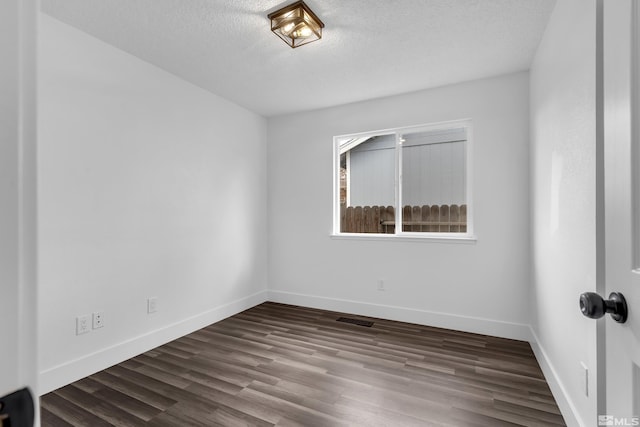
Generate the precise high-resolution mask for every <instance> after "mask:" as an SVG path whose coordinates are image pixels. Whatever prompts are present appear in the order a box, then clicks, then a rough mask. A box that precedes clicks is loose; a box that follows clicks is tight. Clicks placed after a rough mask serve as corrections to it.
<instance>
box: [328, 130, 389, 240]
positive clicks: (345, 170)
mask: <svg viewBox="0 0 640 427" xmlns="http://www.w3.org/2000/svg"><path fill="white" fill-rule="evenodd" d="M395 145H396V136H395V134H391V135H377V136H370V137H361V138H347V139H344V140H342V141H339V147H340V219H341V221H340V232H342V233H393V232H394V231H395V221H394V209H393V205H394V204H395V173H396V172H395V157H396V155H395Z"/></svg>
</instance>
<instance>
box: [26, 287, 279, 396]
mask: <svg viewBox="0 0 640 427" xmlns="http://www.w3.org/2000/svg"><path fill="white" fill-rule="evenodd" d="M266 300H267V291H266V290H264V291H260V292H257V293H255V294H253V295H249V296H247V297H245V298H240V299H238V300H235V301H232V302H230V303H227V304H223V305H221V306H218V307H215V308H213V309H211V310H207V311H205V312H203V313H200V314H197V315H195V316H192V317H189V318H187V319H184V320H181V321H179V322H176V323H173V324H171V325H168V326H165V327H163V328H160V329H157V330H154V331H151V332H148V333H146V334H144V335H140V336H137V337H134V338H130V339H128V340H127V341H123V342H121V343H118V344H116V345H113V346H111V347H107V348H104V349H101V350H99V351H96V352H94V353H91V354H87V355H86V356H83V357H80V358H78V359H75V360H70V361H68V362H65V363H63V364H61V365H58V366H55V367H53V368H50V369H47V370H44V371H41V372H40V376H39V387H38V388H39V390H38V391H39V394H40V395H43V394H46V393H48V392H50V391H53V390H55V389H57V388H60V387H62V386H65V385H67V384H70V383H72V382H74V381H77V380H79V379H81V378H84V377H86V376H89V375H92V374H94V373H96V372H99V371H101V370H103V369H106V368H108V367H109V366H113V365H115V364H117V363H120V362H123V361H125V360H127V359H130V358H132V357H134V356H137V355H139V354H142V353H144V352H146V351H149V350H151V349H153V348H155V347H158V346H160V345H163V344H166V343H168V342H169V341H173V340H175V339H177V338H180V337H182V336H185V335H187V334H190V333H191V332H194V331H197V330H198V329H201V328H204V327H205V326H208V325H210V324H212V323H215V322H219V321H220V320H223V319H226V318H227V317H230V316H233V315H234V314H237V313H240V312H241V311H244V310H247V309H249V308H251V307H254V306H256V305H258V304H261V303H263V302H265V301H266Z"/></svg>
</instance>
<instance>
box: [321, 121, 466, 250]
mask: <svg viewBox="0 0 640 427" xmlns="http://www.w3.org/2000/svg"><path fill="white" fill-rule="evenodd" d="M460 127H465V128H466V130H467V139H466V141H465V143H464V148H465V170H466V172H465V174H466V180H465V185H466V199H467V200H466V205H467V231H466V233H459V232H451V233H446V232H438V233H436V232H411V231H403V230H402V225H401V224H402V155H403V154H402V149H401V148H402V141H401V138H400V135H401V134H405V133H410V132H421V131H439V130H449V129H459V128H460ZM382 135H395V138H396V144H395V182H394V186H395V198H394V200H395V216H396V217H395V221H396V227H395V234H382V233H342V232H341V231H340V154H341V149H340V141H344V140H345V139H359V138H370V137H373V136H382ZM473 145H474V144H473V123H472V120H471V119H462V120H452V121H447V122H439V123H431V124H424V125H416V126H405V127H397V128H391V129H383V130H377V131H369V132H359V133H352V134H345V135H337V136H334V137H333V231H332V233H331V236H332V237H334V238H344V239H374V240H404V239H408V240H415V239H418V240H429V241H446V242H454V241H460V242H469V241H471V242H472V241H475V240H476V237H475V233H474V226H473V223H474V221H473V218H474V210H473V162H472V159H473ZM349 148H350V147H347V149H349ZM347 179H348V177H347ZM348 196H349V194H348V193H347V197H348ZM398 224H400V226H398Z"/></svg>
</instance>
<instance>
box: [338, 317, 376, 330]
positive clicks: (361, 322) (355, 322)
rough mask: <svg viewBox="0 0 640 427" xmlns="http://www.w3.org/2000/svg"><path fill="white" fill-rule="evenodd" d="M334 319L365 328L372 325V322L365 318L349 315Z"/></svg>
mask: <svg viewBox="0 0 640 427" xmlns="http://www.w3.org/2000/svg"><path fill="white" fill-rule="evenodd" d="M336 320H337V321H338V322H344V323H351V324H353V325H358V326H366V327H367V328H370V327H372V326H373V322H368V321H366V320H360V319H352V318H351V317H338V318H337V319H336Z"/></svg>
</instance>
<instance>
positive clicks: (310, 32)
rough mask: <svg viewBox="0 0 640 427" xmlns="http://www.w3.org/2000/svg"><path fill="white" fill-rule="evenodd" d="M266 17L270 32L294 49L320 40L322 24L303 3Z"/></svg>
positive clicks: (291, 5)
mask: <svg viewBox="0 0 640 427" xmlns="http://www.w3.org/2000/svg"><path fill="white" fill-rule="evenodd" d="M268 17H269V19H270V20H271V31H273V32H274V33H275V35H277V36H278V37H280V38H281V39H282V40H284V42H285V43H286V44H288V45H289V46H291V47H292V48H294V49H295V48H296V47H298V46H302V45H304V44H307V43H311V42H314V41H316V40H320V39H321V38H322V29H323V28H324V24H323V23H322V21H321V20H320V18H318V17H317V16H316V14H315V13H313V11H312V10H311V9H309V6H307V5H306V4H305V3H304V2H303V1H297V2H295V3H293V4H290V5H289V6H285V7H283V8H282V9H280V10H276V11H275V12H273V13H270V14H269V16H268Z"/></svg>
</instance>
